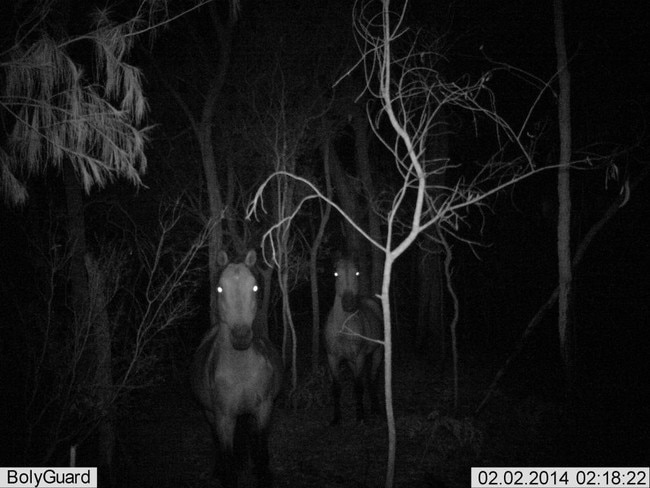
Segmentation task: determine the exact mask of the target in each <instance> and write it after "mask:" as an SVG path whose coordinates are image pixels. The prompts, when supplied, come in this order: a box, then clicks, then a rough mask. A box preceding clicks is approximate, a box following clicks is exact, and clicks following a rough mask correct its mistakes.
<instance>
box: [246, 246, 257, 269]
mask: <svg viewBox="0 0 650 488" xmlns="http://www.w3.org/2000/svg"><path fill="white" fill-rule="evenodd" d="M255 261H257V253H256V252H255V249H251V250H250V251H248V254H246V259H245V260H244V264H245V265H246V266H248V267H249V268H252V267H253V265H254V264H255Z"/></svg>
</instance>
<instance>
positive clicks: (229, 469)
mask: <svg viewBox="0 0 650 488" xmlns="http://www.w3.org/2000/svg"><path fill="white" fill-rule="evenodd" d="M236 424H237V418H236V417H229V416H226V415H222V416H218V415H216V414H215V419H214V422H213V423H212V425H213V426H214V433H215V441H216V445H217V456H216V462H215V466H214V475H215V477H216V478H218V479H220V480H221V483H222V484H223V486H224V488H236V487H237V481H238V477H239V471H240V470H241V464H240V462H241V460H238V459H236V456H235V452H234V437H235V426H236Z"/></svg>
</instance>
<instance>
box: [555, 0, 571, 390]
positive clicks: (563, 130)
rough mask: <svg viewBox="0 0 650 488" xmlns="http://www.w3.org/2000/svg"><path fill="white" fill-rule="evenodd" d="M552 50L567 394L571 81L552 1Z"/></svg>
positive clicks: (560, 16) (558, 11)
mask: <svg viewBox="0 0 650 488" xmlns="http://www.w3.org/2000/svg"><path fill="white" fill-rule="evenodd" d="M553 11H554V20H555V22H554V25H555V50H556V53H557V70H558V79H559V82H560V93H559V98H558V126H559V130H560V161H559V169H558V180H557V192H558V202H559V209H558V223H557V253H558V279H559V283H558V284H559V297H558V308H559V312H558V331H559V335H560V352H561V355H562V361H563V365H564V373H565V380H566V387H567V393H568V394H571V393H572V391H573V386H574V385H573V382H574V378H573V377H574V371H573V369H574V368H573V357H572V356H573V354H572V352H571V348H572V344H571V341H570V337H571V320H570V319H571V310H570V301H571V281H572V275H571V186H570V184H571V180H570V172H569V169H570V166H569V165H570V162H571V79H570V74H569V66H568V63H567V54H566V44H565V35H564V11H563V5H562V0H554V2H553Z"/></svg>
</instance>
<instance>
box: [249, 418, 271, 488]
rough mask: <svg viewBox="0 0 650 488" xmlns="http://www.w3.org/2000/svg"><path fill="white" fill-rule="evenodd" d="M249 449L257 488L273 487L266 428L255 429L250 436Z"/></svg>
mask: <svg viewBox="0 0 650 488" xmlns="http://www.w3.org/2000/svg"><path fill="white" fill-rule="evenodd" d="M251 441H252V442H251V447H252V452H251V454H252V457H253V463H254V465H255V475H256V477H257V486H258V487H259V488H268V487H271V486H273V472H272V471H271V468H270V463H269V430H268V428H257V429H255V432H253V433H252V436H251Z"/></svg>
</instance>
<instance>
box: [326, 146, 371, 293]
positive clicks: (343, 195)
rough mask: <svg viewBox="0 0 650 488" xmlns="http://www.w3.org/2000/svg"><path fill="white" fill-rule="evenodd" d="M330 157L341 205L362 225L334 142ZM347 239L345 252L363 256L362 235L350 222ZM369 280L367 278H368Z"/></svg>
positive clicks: (354, 198)
mask: <svg viewBox="0 0 650 488" xmlns="http://www.w3.org/2000/svg"><path fill="white" fill-rule="evenodd" d="M329 156H330V159H329V161H330V169H331V173H332V184H333V186H334V188H335V190H336V195H337V196H338V200H339V203H340V205H341V207H342V208H343V211H344V212H345V213H346V214H347V215H348V216H349V217H350V218H351V219H352V220H354V221H355V222H357V223H358V224H361V222H360V221H359V211H358V203H357V199H356V194H355V192H354V188H352V186H351V185H350V184H349V177H348V176H347V174H346V173H345V170H344V169H343V165H342V164H341V161H340V160H339V158H338V155H337V154H336V150H335V149H334V146H333V144H332V142H331V141H330V142H329ZM344 226H345V233H346V235H345V238H346V247H347V249H343V250H342V251H343V252H347V253H348V254H357V255H360V254H361V246H362V238H361V235H360V234H359V233H358V232H357V230H356V229H354V228H353V227H352V226H351V225H350V224H349V223H348V222H345V224H344ZM366 278H367V276H366ZM366 288H368V281H367V280H366Z"/></svg>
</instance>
